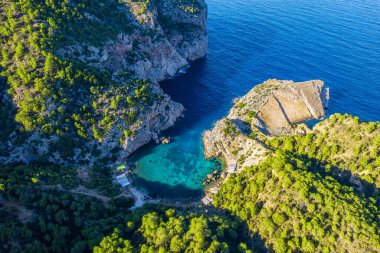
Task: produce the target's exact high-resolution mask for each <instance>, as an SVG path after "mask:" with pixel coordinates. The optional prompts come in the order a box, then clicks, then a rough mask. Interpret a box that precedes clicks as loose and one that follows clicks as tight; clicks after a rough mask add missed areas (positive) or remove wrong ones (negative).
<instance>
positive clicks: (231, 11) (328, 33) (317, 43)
mask: <svg viewBox="0 0 380 253" xmlns="http://www.w3.org/2000/svg"><path fill="white" fill-rule="evenodd" d="M207 3H208V8H209V15H208V34H209V49H208V55H207V56H206V57H205V58H204V59H201V60H198V61H196V62H194V63H192V64H191V66H190V68H189V69H188V71H187V73H185V74H182V75H180V76H178V77H176V78H174V79H171V80H167V81H165V82H162V83H161V87H162V88H163V89H164V91H165V92H166V93H168V94H169V95H170V96H171V97H172V98H173V99H174V100H175V101H177V102H180V103H182V104H183V105H184V106H185V108H186V111H185V114H184V118H182V119H180V120H179V121H178V122H177V124H176V125H175V126H174V127H173V128H172V129H169V130H168V131H167V132H166V133H164V135H166V136H171V137H172V138H173V142H172V143H170V144H167V145H156V144H153V143H152V144H149V145H147V146H145V147H143V148H141V149H140V150H138V151H137V152H135V153H134V154H133V155H132V156H131V159H130V161H131V162H132V163H133V164H135V165H136V170H135V173H134V178H135V184H136V186H137V187H139V188H140V189H142V190H143V191H145V192H147V193H148V194H149V195H151V196H158V197H164V198H175V199H183V198H199V197H200V196H201V194H202V184H201V183H202V180H203V179H204V177H205V176H206V175H207V174H208V173H210V171H211V170H213V169H215V168H219V167H220V164H218V163H215V162H213V161H206V160H204V157H203V150H202V141H201V135H202V132H203V131H204V130H206V129H209V128H211V127H212V125H213V124H214V123H215V122H216V121H217V120H218V119H220V118H221V117H223V116H224V115H226V114H227V112H228V110H229V108H231V106H232V99H233V98H235V97H239V96H242V95H244V94H245V93H247V92H248V91H249V90H250V89H251V88H252V87H253V85H255V84H259V83H261V82H263V81H265V80H267V79H269V78H277V79H287V80H294V81H304V80H311V79H321V80H323V81H325V83H326V84H327V86H329V87H330V88H331V93H330V95H331V100H330V104H329V110H328V113H335V112H340V113H350V114H353V115H356V116H359V117H360V118H361V119H362V120H371V121H378V120H380V110H379V108H378V103H379V101H380V82H379V80H380V29H379V27H380V15H379V13H380V2H379V1H375V0H363V1H355V0H354V1H349V0H342V1H327V0H317V1H306V0H305V1H302V0H301V1H300V0H285V1H284V0H268V1H259V0H243V1H238V0H229V1H225V0H209V1H207Z"/></svg>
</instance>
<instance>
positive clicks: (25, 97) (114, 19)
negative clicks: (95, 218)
mask: <svg viewBox="0 0 380 253" xmlns="http://www.w3.org/2000/svg"><path fill="white" fill-rule="evenodd" d="M1 6H2V8H0V17H1V18H0V26H1V27H2V28H3V29H1V31H0V35H1V36H0V37H1V40H0V48H1V54H0V79H1V80H3V79H4V80H5V82H3V81H2V82H0V86H1V87H0V89H1V90H7V91H8V93H9V94H5V95H4V96H3V95H0V109H2V111H11V112H12V115H10V116H9V115H8V114H7V115H5V116H4V117H11V118H12V119H11V120H9V121H10V122H11V123H12V124H7V125H6V126H4V127H3V126H0V128H1V129H2V136H1V138H0V162H1V163H12V162H25V163H29V162H33V161H39V160H42V161H50V162H54V163H60V164H67V165H69V164H73V163H74V164H85V165H90V166H92V165H93V164H96V163H98V162H99V161H111V160H112V161H115V160H116V159H119V158H122V159H125V158H126V157H127V156H128V155H130V154H131V153H132V152H134V151H135V150H136V149H137V148H139V147H141V146H142V145H144V144H146V143H148V142H149V141H151V140H152V139H154V138H157V136H158V135H159V133H160V132H161V131H162V130H164V129H166V128H168V127H170V126H172V125H173V124H174V122H175V121H176V119H177V118H178V117H180V116H181V114H182V112H183V111H184V108H183V106H182V105H181V104H179V103H176V102H174V101H173V100H172V99H171V98H170V97H169V96H168V95H167V94H165V93H164V92H163V90H162V89H161V88H160V86H159V84H158V82H159V81H162V80H164V79H166V78H169V77H172V76H174V75H176V73H178V71H179V70H180V69H181V68H183V67H185V66H187V65H188V64H189V62H190V61H193V60H196V59H198V58H200V57H203V56H205V55H206V52H207V43H208V42H207V31H206V19H207V6H206V4H205V2H204V1H203V0H191V1H177V0H174V1H173V0H160V1H145V0H137V1H130V0H121V1H117V0H105V1H94V2H91V3H90V2H89V3H87V4H83V3H82V1H77V0H73V1H63V2H59V3H56V2H51V1H45V2H44V1H42V2H41V1H33V3H32V4H29V3H28V1H16V2H12V1H11V2H4V3H2V4H1ZM16 21H17V22H16ZM14 24H17V25H14ZM23 27H28V29H26V30H25V29H24V28H23ZM12 56H13V57H12ZM13 112H14V113H13ZM13 123H14V124H13ZM3 128H6V129H3ZM3 135H4V136H3Z"/></svg>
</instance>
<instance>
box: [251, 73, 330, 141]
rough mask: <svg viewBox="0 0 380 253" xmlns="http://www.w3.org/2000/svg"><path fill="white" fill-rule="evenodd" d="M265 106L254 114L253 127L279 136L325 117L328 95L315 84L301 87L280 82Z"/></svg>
mask: <svg viewBox="0 0 380 253" xmlns="http://www.w3.org/2000/svg"><path fill="white" fill-rule="evenodd" d="M279 85H281V86H282V87H280V88H279V89H276V90H274V91H273V92H272V93H271V94H270V95H269V96H268V98H267V100H266V101H265V103H263V104H262V105H261V107H260V108H259V109H258V110H257V112H256V115H255V117H254V119H253V120H252V124H253V126H254V127H257V128H259V129H261V130H262V131H264V132H268V133H270V134H273V135H281V134H282V133H286V132H287V131H288V130H290V129H291V128H292V124H294V123H299V122H303V121H306V120H310V119H313V118H314V119H320V118H322V117H324V116H325V112H324V108H326V107H327V101H328V91H327V90H326V89H323V86H324V85H323V82H322V81H319V80H316V81H310V82H303V83H293V82H280V83H279Z"/></svg>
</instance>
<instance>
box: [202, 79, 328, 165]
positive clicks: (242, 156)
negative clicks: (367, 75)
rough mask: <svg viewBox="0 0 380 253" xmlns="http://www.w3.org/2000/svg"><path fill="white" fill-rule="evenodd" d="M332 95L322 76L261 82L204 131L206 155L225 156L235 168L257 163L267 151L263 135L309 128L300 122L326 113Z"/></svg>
mask: <svg viewBox="0 0 380 253" xmlns="http://www.w3.org/2000/svg"><path fill="white" fill-rule="evenodd" d="M328 99H329V92H328V88H325V87H324V83H323V82H322V81H320V80H314V81H308V82H300V83H296V82H292V81H280V80H268V81H266V82H264V83H262V84H260V85H257V86H255V87H254V88H253V89H252V90H251V91H250V92H248V94H247V95H245V96H244V97H242V98H238V99H235V100H234V103H235V105H234V106H233V107H232V109H231V110H230V112H229V114H228V115H227V116H226V117H225V118H223V119H221V120H219V121H218V122H217V123H216V124H215V126H214V128H213V129H211V130H209V131H206V132H204V134H203V143H204V153H205V157H206V158H211V157H223V158H225V160H226V162H227V164H228V168H229V170H231V171H234V170H235V169H236V168H237V167H245V166H250V165H253V164H256V163H257V162H258V161H259V160H260V159H261V158H262V157H263V154H264V153H265V152H267V150H266V147H265V145H264V144H263V142H262V139H265V138H262V137H264V136H265V137H270V136H281V135H289V134H292V133H297V132H301V133H305V132H306V131H307V129H308V128H307V127H306V126H305V125H302V124H301V125H297V123H301V122H304V121H306V120H311V119H320V118H322V117H324V116H325V112H324V108H326V107H327V102H328ZM239 161H241V163H239Z"/></svg>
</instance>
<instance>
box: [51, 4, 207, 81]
mask: <svg viewBox="0 0 380 253" xmlns="http://www.w3.org/2000/svg"><path fill="white" fill-rule="evenodd" d="M193 5H194V7H192V6H193ZM193 5H184V6H181V5H180V1H172V0H160V1H148V2H144V1H125V2H124V7H123V8H122V10H121V12H122V13H123V14H124V15H125V18H126V19H127V20H128V23H129V24H130V25H131V26H132V27H133V29H132V32H129V33H125V32H121V33H119V34H118V36H117V37H116V38H115V39H111V40H109V41H107V42H106V43H104V44H102V45H99V46H95V45H92V44H88V43H75V44H74V45H69V46H65V47H62V48H60V49H58V50H57V54H58V55H60V56H61V57H67V58H70V59H74V60H76V61H80V62H83V63H85V64H86V65H88V66H91V67H95V68H98V69H101V70H108V71H110V72H111V73H112V75H113V76H114V77H115V78H117V76H118V75H119V73H120V72H124V73H128V74H129V75H134V76H135V77H137V78H140V79H147V80H151V81H153V82H158V81H161V80H164V79H165V78H167V77H170V76H173V75H175V74H176V73H177V71H178V70H179V69H180V68H182V67H184V66H186V65H187V64H188V63H189V61H192V60H196V59H198V58H200V57H203V56H205V55H206V51H207V32H206V18H207V7H206V4H205V2H204V1H203V0H200V1H198V0H197V1H194V4H193ZM188 8H195V9H194V10H193V9H188Z"/></svg>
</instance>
